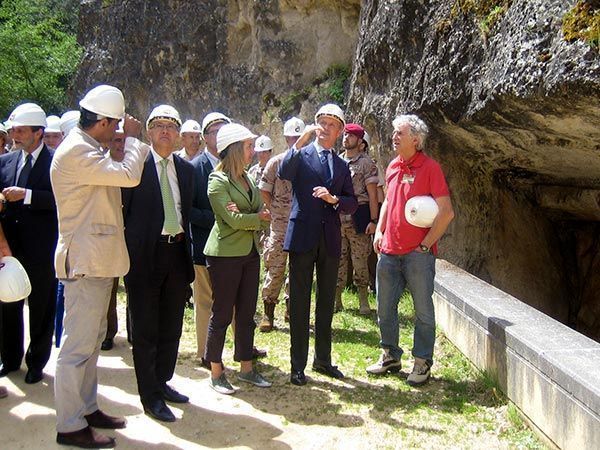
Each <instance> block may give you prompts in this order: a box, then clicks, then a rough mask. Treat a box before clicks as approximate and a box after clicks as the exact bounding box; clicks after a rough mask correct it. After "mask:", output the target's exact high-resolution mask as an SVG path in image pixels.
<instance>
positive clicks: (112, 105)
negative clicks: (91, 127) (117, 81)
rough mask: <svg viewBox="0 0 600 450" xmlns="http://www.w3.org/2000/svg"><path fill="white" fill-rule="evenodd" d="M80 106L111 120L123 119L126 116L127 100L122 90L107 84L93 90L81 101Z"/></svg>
mask: <svg viewBox="0 0 600 450" xmlns="http://www.w3.org/2000/svg"><path fill="white" fill-rule="evenodd" d="M79 106H81V107H82V108H84V109H87V110H88V111H90V112H93V113H96V114H98V115H99V116H102V117H108V118H110V119H122V118H123V117H124V116H125V99H124V98H123V93H122V92H121V90H120V89H118V88H116V87H114V86H109V85H107V84H101V85H100V86H96V87H95V88H93V89H91V90H90V91H89V92H88V93H87V94H85V97H83V98H82V99H81V101H80V102H79ZM102 117H99V118H98V119H101V118H102Z"/></svg>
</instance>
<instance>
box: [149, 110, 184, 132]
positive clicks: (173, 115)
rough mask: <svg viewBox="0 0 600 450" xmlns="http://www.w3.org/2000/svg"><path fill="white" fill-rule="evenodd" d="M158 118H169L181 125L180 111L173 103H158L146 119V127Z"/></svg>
mask: <svg viewBox="0 0 600 450" xmlns="http://www.w3.org/2000/svg"><path fill="white" fill-rule="evenodd" d="M156 119H165V120H169V121H171V122H173V123H175V124H177V126H178V127H181V118H180V117H179V113H178V112H177V110H176V109H175V108H173V107H172V106H171V105H158V106H157V107H156V108H154V109H153V110H152V112H151V113H150V115H149V116H148V120H146V129H147V128H148V126H149V125H150V122H152V121H153V120H156Z"/></svg>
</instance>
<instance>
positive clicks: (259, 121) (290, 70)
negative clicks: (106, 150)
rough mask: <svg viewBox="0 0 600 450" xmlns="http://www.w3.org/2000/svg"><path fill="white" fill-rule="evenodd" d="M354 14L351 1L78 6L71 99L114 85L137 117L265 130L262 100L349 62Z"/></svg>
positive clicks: (355, 2) (355, 0)
mask: <svg viewBox="0 0 600 450" xmlns="http://www.w3.org/2000/svg"><path fill="white" fill-rule="evenodd" d="M359 13H360V0H342V1H333V0H303V1H291V0H255V1H244V0H205V1H190V0H188V1H180V0H164V1H160V2H158V1H157V2H147V1H141V0H123V1H116V0H114V1H109V2H107V1H102V0H87V1H83V2H82V7H81V12H80V31H79V41H80V43H81V44H82V45H83V46H84V47H85V54H84V58H83V62H82V64H81V67H80V70H79V72H78V75H77V79H76V80H75V82H74V89H73V93H72V96H73V98H74V99H75V98H79V96H80V95H81V94H82V93H83V92H85V91H86V90H87V89H88V88H89V87H90V86H92V85H94V84H98V83H103V82H106V83H114V84H116V85H118V86H119V87H121V88H122V89H123V91H124V93H125V97H126V100H127V102H128V105H127V106H128V109H129V110H130V111H131V112H132V113H134V114H136V115H137V116H139V117H145V116H147V114H148V113H149V111H150V110H151V108H152V107H153V106H155V105H157V104H160V103H170V104H173V105H175V106H176V107H177V108H178V110H179V112H180V113H181V114H182V116H183V117H184V118H195V119H196V120H201V118H202V117H203V116H204V115H205V114H206V113H208V112H210V111H213V110H218V111H222V112H224V113H227V114H229V115H231V117H235V118H237V119H238V120H240V121H243V122H244V123H246V124H249V125H254V126H257V128H258V129H260V128H265V127H267V126H268V125H269V124H266V123H263V122H265V118H264V117H263V112H264V110H265V97H266V96H267V97H268V96H282V95H286V94H287V93H289V92H290V91H293V90H294V89H300V88H302V87H304V86H305V85H306V84H308V83H310V82H311V81H312V80H313V79H314V78H315V77H317V76H319V75H321V74H322V73H323V72H324V71H325V70H326V69H327V68H328V67H329V66H330V65H332V64H338V63H343V64H350V63H351V60H352V56H353V53H354V50H355V46H356V40H357V34H356V29H357V24H358V18H359ZM276 119H278V120H279V119H280V118H276ZM279 126H281V123H280V122H279Z"/></svg>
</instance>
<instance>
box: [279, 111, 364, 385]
mask: <svg viewBox="0 0 600 450" xmlns="http://www.w3.org/2000/svg"><path fill="white" fill-rule="evenodd" d="M315 122H316V125H309V126H307V127H306V128H305V130H304V133H303V134H302V136H300V138H299V139H298V141H297V142H296V144H295V145H294V146H293V147H292V148H291V149H290V150H289V151H288V153H287V155H286V156H285V158H284V160H283V161H282V162H281V166H280V168H279V176H280V178H282V179H285V180H289V181H291V182H292V190H293V203H292V211H291V213H290V221H289V223H288V228H287V232H286V235H285V241H284V246H283V249H284V250H285V251H287V252H289V266H290V269H289V276H290V335H291V349H290V353H291V365H292V373H291V378H290V381H291V382H292V384H295V385H298V386H302V385H304V384H306V377H305V375H304V368H305V367H306V362H307V358H308V337H309V315H310V294H311V289H312V280H313V271H314V269H315V267H316V272H317V295H316V311H315V359H314V361H313V370H315V371H317V372H320V373H323V374H325V375H328V376H330V377H333V378H343V377H344V375H343V374H342V372H341V371H340V370H338V368H337V367H336V366H333V365H332V364H331V320H332V317H333V304H334V299H335V285H336V279H337V270H338V266H339V262H340V250H341V233H340V217H339V214H340V212H341V213H344V214H352V213H353V212H354V211H355V210H356V208H357V206H358V203H357V201H356V197H355V196H354V189H353V188H352V179H351V176H350V170H349V169H348V165H347V163H346V162H344V161H343V160H342V159H340V158H339V157H338V156H337V155H336V154H335V153H334V152H333V150H332V149H333V146H334V145H335V143H336V140H337V138H338V137H339V136H340V135H341V134H342V131H343V129H344V124H345V122H344V113H343V112H342V110H341V108H340V107H339V106H337V105H334V104H327V105H324V106H323V107H321V108H320V109H319V111H318V112H317V114H316V115H315ZM313 134H316V139H315V141H314V142H312V143H311V144H309V145H307V146H305V147H304V145H305V144H307V143H308V141H309V139H310V138H311V136H312V135H313Z"/></svg>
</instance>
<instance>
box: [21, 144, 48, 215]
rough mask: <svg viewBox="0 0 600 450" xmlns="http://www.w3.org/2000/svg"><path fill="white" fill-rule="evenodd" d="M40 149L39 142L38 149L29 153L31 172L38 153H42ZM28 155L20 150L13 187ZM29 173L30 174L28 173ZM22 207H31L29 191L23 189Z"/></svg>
mask: <svg viewBox="0 0 600 450" xmlns="http://www.w3.org/2000/svg"><path fill="white" fill-rule="evenodd" d="M42 148H44V143H43V142H41V143H40V145H39V147H38V148H36V149H35V150H34V151H33V153H31V170H33V166H34V165H35V162H36V161H37V159H38V157H39V156H40V153H41V152H42ZM27 155H28V153H27V152H26V151H25V150H21V160H20V161H19V166H18V167H17V176H16V177H15V186H16V185H17V180H18V179H19V175H21V171H22V170H23V167H25V158H27ZM30 173H31V172H30ZM23 204H24V205H31V189H25V198H24V199H23Z"/></svg>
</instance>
